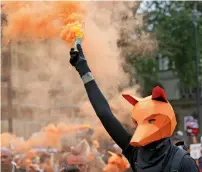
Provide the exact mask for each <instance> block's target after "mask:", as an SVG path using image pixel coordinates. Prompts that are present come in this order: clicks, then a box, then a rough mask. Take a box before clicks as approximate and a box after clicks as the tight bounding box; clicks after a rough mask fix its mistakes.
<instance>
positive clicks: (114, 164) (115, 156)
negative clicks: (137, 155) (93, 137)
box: [103, 151, 130, 172]
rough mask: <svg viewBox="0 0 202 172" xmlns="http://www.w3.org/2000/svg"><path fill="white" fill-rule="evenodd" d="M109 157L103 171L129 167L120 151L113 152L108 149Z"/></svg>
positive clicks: (109, 171)
mask: <svg viewBox="0 0 202 172" xmlns="http://www.w3.org/2000/svg"><path fill="white" fill-rule="evenodd" d="M109 154H110V155H111V157H110V158H109V159H108V163H107V165H106V166H105V167H104V169H103V171H104V172H124V171H125V170H126V169H128V168H129V167H130V164H129V163H128V161H127V160H126V158H125V157H124V156H123V155H121V154H120V153H113V152H110V151H109Z"/></svg>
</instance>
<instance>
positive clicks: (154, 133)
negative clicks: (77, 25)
mask: <svg viewBox="0 0 202 172" xmlns="http://www.w3.org/2000/svg"><path fill="white" fill-rule="evenodd" d="M70 63H71V65H72V66H74V67H75V68H76V70H77V71H78V73H79V75H80V77H81V78H82V80H83V83H84V86H85V89H86V92H87V94H88V97H89V100H90V102H91V104H92V106H93V108H94V110H95V112H96V114H97V116H98V118H99V119H100V121H101V123H102V124H103V126H104V128H105V129H106V131H107V132H108V133H109V135H110V136H111V137H112V138H113V140H114V141H115V142H116V144H117V145H118V146H119V147H120V148H121V149H122V150H123V154H124V155H125V157H126V158H127V159H128V161H129V163H130V165H131V167H132V169H133V171H135V172H174V171H178V172H198V167H197V165H196V162H195V161H194V160H193V159H192V158H191V157H190V156H189V154H188V153H187V152H186V151H184V150H183V149H180V148H178V147H177V146H175V145H174V144H173V143H172V141H171V139H170V137H171V136H172V134H173V132H174V130H175V127H176V118H175V114H174V111H173V108H172V106H171V105H170V103H169V102H168V100H167V97H166V94H165V92H164V90H163V89H162V88H160V87H155V88H154V89H153V92H152V95H151V96H149V97H146V98H136V97H132V96H130V95H123V97H124V98H125V99H126V100H127V101H128V102H129V103H130V104H131V105H132V106H133V112H132V116H131V117H132V121H133V122H134V124H135V125H136V130H135V133H134V134H132V135H131V134H130V133H128V131H127V130H126V129H125V128H124V127H123V126H122V125H121V123H120V122H119V121H118V120H117V119H116V117H115V116H114V115H113V113H112V112H111V109H110V106H109V104H108V102H107V101H106V99H105V97H104V96H103V94H102V93H101V91H100V89H99V87H98V86H97V84H96V82H95V79H94V78H93V75H92V73H91V70H90V68H89V66H88V64H87V61H86V59H85V56H84V53H83V51H82V47H81V45H79V44H78V45H77V50H74V48H72V49H71V50H70Z"/></svg>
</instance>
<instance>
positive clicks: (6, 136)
mask: <svg viewBox="0 0 202 172" xmlns="http://www.w3.org/2000/svg"><path fill="white" fill-rule="evenodd" d="M89 128H90V126H89V125H74V126H73V125H66V124H64V123H59V124H58V125H54V124H49V125H47V126H46V127H43V128H42V129H41V130H40V132H38V133H35V134H34V135H32V136H31V137H30V138H29V139H28V140H26V141H24V140H23V139H22V138H19V137H17V136H15V135H13V134H10V133H2V134H1V146H5V147H11V148H12V149H13V150H14V151H16V152H26V151H28V150H30V149H32V148H33V147H37V146H40V147H53V148H60V140H61V137H62V136H63V135H65V134H74V133H76V132H78V131H84V130H87V129H89Z"/></svg>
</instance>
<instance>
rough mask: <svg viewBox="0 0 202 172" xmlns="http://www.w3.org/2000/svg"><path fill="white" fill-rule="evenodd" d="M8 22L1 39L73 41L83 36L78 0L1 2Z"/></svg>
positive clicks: (82, 11) (81, 14)
mask: <svg viewBox="0 0 202 172" xmlns="http://www.w3.org/2000/svg"><path fill="white" fill-rule="evenodd" d="M3 11H4V12H5V13H6V14H7V20H8V22H9V24H8V25H7V27H5V29H4V31H3V34H4V43H8V42H9V41H11V40H12V41H14V42H15V41H25V40H26V41H32V40H36V39H37V40H38V39H47V38H55V37H59V36H61V39H63V40H65V41H67V43H72V42H73V41H74V39H75V38H76V37H83V31H82V30H83V26H84V24H83V23H84V17H85V11H84V6H83V4H82V3H79V2H44V1H40V2H3Z"/></svg>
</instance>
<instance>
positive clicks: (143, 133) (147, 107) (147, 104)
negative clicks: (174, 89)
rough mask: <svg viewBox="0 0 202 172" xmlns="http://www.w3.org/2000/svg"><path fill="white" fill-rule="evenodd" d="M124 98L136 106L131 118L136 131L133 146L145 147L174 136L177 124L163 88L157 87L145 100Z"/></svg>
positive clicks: (132, 141) (125, 96) (132, 140)
mask: <svg viewBox="0 0 202 172" xmlns="http://www.w3.org/2000/svg"><path fill="white" fill-rule="evenodd" d="M123 97H124V98H125V99H126V100H127V101H128V102H129V103H130V104H132V105H133V106H134V107H133V112H132V116H131V118H132V121H133V123H134V124H135V125H136V131H135V133H134V135H133V136H132V139H131V141H130V144H131V145H132V146H135V147H137V146H145V145H148V144H150V143H152V142H155V141H158V140H160V139H163V138H167V137H170V136H172V134H173V132H174V130H175V127H176V124H177V122H176V118H175V113H174V110H173V108H172V106H171V105H170V103H169V102H168V99H167V97H166V94H165V92H164V90H163V89H162V88H160V87H158V86H157V87H155V88H154V89H153V91H152V95H151V96H148V97H145V98H137V97H132V96H130V95H123Z"/></svg>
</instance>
